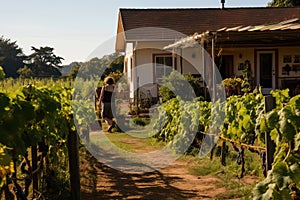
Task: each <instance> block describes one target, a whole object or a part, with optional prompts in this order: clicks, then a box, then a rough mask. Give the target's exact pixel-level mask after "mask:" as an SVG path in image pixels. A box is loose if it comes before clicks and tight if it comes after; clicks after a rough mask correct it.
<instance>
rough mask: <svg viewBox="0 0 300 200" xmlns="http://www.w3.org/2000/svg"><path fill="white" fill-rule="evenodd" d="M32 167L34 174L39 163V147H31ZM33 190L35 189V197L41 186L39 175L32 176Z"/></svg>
mask: <svg viewBox="0 0 300 200" xmlns="http://www.w3.org/2000/svg"><path fill="white" fill-rule="evenodd" d="M31 162H32V163H31V166H32V168H31V169H32V172H35V170H36V169H37V162H38V157H37V145H32V147H31ZM32 189H33V194H34V195H35V191H38V189H39V185H38V173H36V172H35V173H34V174H33V175H32Z"/></svg>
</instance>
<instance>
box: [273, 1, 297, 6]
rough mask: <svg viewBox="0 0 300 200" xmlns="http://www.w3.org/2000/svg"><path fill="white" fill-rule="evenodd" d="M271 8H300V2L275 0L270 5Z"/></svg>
mask: <svg viewBox="0 0 300 200" xmlns="http://www.w3.org/2000/svg"><path fill="white" fill-rule="evenodd" d="M268 6H270V7H294V6H300V0H273V1H271V2H270V3H268Z"/></svg>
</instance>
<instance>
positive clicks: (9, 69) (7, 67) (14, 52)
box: [0, 36, 26, 78]
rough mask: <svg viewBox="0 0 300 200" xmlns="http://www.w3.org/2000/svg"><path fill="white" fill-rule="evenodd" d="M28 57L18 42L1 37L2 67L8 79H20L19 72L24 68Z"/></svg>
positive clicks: (0, 63) (0, 56) (0, 58)
mask: <svg viewBox="0 0 300 200" xmlns="http://www.w3.org/2000/svg"><path fill="white" fill-rule="evenodd" d="M25 59H26V56H25V55H24V54H23V51H22V49H21V48H19V47H18V45H17V44H16V41H14V42H12V41H10V39H4V38H3V36H2V37H0V65H1V66H2V67H3V70H4V72H5V74H6V76H7V77H13V78H16V77H18V73H17V70H18V69H20V68H22V67H23V66H24V60H25Z"/></svg>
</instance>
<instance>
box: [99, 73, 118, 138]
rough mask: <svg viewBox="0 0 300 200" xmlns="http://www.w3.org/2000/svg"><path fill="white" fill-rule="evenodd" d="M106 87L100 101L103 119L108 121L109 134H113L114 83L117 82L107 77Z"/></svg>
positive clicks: (102, 90)
mask: <svg viewBox="0 0 300 200" xmlns="http://www.w3.org/2000/svg"><path fill="white" fill-rule="evenodd" d="M104 83H105V86H103V87H102V89H101V94H100V98H99V101H100V102H101V105H102V113H101V115H102V118H103V119H104V120H105V121H106V123H107V125H108V129H107V132H110V133H111V130H112V128H113V117H114V116H113V112H112V106H113V105H114V103H113V102H112V96H113V93H114V89H115V88H114V83H115V80H114V79H113V77H110V76H107V77H106V78H105V79H104Z"/></svg>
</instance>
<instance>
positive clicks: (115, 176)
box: [81, 138, 226, 200]
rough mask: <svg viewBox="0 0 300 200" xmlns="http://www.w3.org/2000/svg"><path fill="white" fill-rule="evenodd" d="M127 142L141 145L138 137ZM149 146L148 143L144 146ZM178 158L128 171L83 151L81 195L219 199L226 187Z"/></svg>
mask: <svg viewBox="0 0 300 200" xmlns="http://www.w3.org/2000/svg"><path fill="white" fill-rule="evenodd" d="M123 142H125V143H132V144H134V145H135V146H140V145H141V142H140V141H139V140H136V139H132V140H131V139H128V138H126V139H123ZM145 148H146V149H148V150H149V147H145ZM191 164H192V163H190V162H188V161H183V160H177V161H175V162H173V163H172V164H171V165H169V166H167V167H165V168H163V169H160V170H158V171H154V172H151V173H145V174H127V173H123V172H121V171H117V170H115V169H113V168H110V167H108V166H106V165H104V164H102V163H100V162H98V161H97V160H96V159H95V158H93V157H92V156H91V155H89V154H88V153H82V155H81V185H82V199H101V200H102V199H109V200H111V199H153V200H156V199H176V200H177V199H207V200H208V199H209V200H211V199H216V196H217V195H218V194H221V193H224V192H226V191H225V188H224V187H221V186H220V185H221V184H218V182H220V180H218V179H217V178H215V177H212V176H194V175H191V174H190V173H189V171H188V170H187V166H189V165H191Z"/></svg>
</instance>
